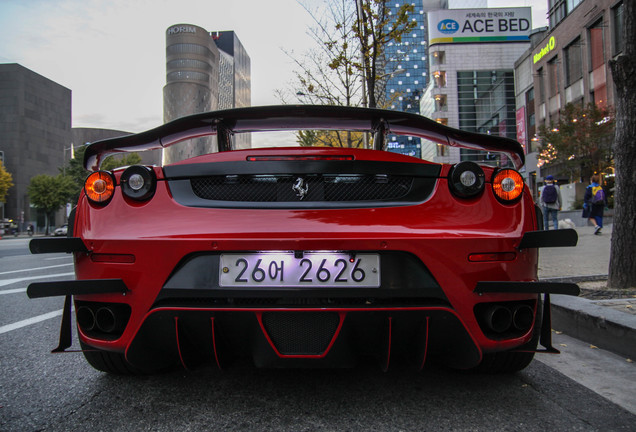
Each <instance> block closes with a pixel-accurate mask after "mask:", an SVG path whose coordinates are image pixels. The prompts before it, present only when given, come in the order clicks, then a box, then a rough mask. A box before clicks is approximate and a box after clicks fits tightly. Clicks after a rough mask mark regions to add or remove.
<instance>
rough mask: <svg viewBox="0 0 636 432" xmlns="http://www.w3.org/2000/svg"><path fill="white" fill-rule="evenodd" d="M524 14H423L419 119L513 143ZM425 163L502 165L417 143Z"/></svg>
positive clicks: (527, 27)
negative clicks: (424, 78)
mask: <svg viewBox="0 0 636 432" xmlns="http://www.w3.org/2000/svg"><path fill="white" fill-rule="evenodd" d="M531 28H532V16H531V10H530V8H527V7H526V8H505V9H503V8H502V9H449V10H438V11H431V12H429V13H428V32H429V33H428V37H429V59H430V70H431V72H430V73H431V80H430V82H429V85H428V86H427V88H426V90H425V91H424V100H422V101H421V103H420V108H421V113H422V114H423V115H425V116H427V117H430V118H432V119H434V120H436V121H438V122H440V123H442V124H445V125H448V126H451V127H454V128H458V129H462V130H466V131H470V132H478V133H484V134H492V135H498V136H505V137H509V138H513V139H514V138H515V137H516V125H515V108H516V107H515V90H514V63H515V61H516V60H517V59H518V58H519V56H521V55H522V54H523V53H524V52H525V51H526V50H527V49H528V47H529V46H530V38H529V36H530V32H531ZM422 152H423V156H424V157H425V158H426V159H429V160H433V161H438V162H446V163H456V162H459V161H462V160H472V161H479V162H484V163H488V164H492V165H506V164H507V162H508V161H507V160H506V158H505V156H503V155H493V154H487V153H483V152H479V151H475V150H467V149H457V148H449V147H446V146H438V145H436V144H434V143H422Z"/></svg>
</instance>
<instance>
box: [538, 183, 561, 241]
mask: <svg viewBox="0 0 636 432" xmlns="http://www.w3.org/2000/svg"><path fill="white" fill-rule="evenodd" d="M562 203H563V201H562V200H561V190H560V189H559V185H558V184H557V182H556V180H554V177H553V176H551V175H549V176H547V177H546V178H545V186H544V187H543V191H541V206H542V207H543V229H546V230H547V229H550V223H549V222H550V219H551V220H552V225H553V226H554V229H559V211H561V206H562Z"/></svg>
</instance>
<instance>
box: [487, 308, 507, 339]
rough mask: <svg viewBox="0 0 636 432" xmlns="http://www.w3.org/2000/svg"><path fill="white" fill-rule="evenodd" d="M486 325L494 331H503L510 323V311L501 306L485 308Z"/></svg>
mask: <svg viewBox="0 0 636 432" xmlns="http://www.w3.org/2000/svg"><path fill="white" fill-rule="evenodd" d="M485 318H486V325H487V326H488V328H489V329H490V330H492V331H494V332H495V333H503V332H505V331H506V330H508V329H510V326H511V325H512V312H511V311H510V309H508V308H506V307H503V306H498V305H496V306H491V307H489V308H488V309H487V310H486V316H485Z"/></svg>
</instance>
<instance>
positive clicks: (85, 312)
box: [77, 306, 95, 331]
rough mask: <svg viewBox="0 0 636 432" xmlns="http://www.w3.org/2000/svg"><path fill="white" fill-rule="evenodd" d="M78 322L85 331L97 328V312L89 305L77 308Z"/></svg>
mask: <svg viewBox="0 0 636 432" xmlns="http://www.w3.org/2000/svg"><path fill="white" fill-rule="evenodd" d="M77 324H78V325H79V326H80V328H81V329H82V330H84V331H91V330H93V329H94V328H95V314H94V313H93V310H92V309H91V308H89V307H86V306H82V307H80V308H78V309H77Z"/></svg>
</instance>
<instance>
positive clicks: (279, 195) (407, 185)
mask: <svg viewBox="0 0 636 432" xmlns="http://www.w3.org/2000/svg"><path fill="white" fill-rule="evenodd" d="M190 182H191V186H192V190H193V191H194V194H195V195H196V196H197V197H199V198H202V199H205V200H213V201H232V202H299V201H321V202H355V201H379V200H398V199H400V198H403V197H405V196H406V195H408V193H409V192H410V190H411V187H412V185H413V177H411V176H398V175H385V174H375V175H369V174H337V175H336V174H333V175H331V174H316V175H303V176H292V175H221V176H207V177H196V178H192V179H191V180H190ZM302 190H304V191H305V192H304V194H303V192H302Z"/></svg>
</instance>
